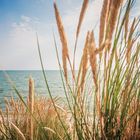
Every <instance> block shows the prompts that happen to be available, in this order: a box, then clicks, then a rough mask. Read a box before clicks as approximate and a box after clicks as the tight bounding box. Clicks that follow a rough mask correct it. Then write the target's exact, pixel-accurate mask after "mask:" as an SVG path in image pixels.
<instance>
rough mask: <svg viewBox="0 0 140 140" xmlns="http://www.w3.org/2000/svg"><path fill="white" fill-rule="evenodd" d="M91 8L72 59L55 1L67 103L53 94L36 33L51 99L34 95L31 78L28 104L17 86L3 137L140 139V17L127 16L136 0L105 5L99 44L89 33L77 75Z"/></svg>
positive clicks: (85, 3) (3, 114)
mask: <svg viewBox="0 0 140 140" xmlns="http://www.w3.org/2000/svg"><path fill="white" fill-rule="evenodd" d="M88 4H89V1H88V0H84V1H83V5H82V8H81V12H80V17H79V22H78V25H77V31H76V34H75V46H74V55H73V58H70V56H69V47H68V45H69V44H68V42H67V36H66V32H65V29H64V26H63V23H62V19H61V16H60V13H59V10H58V8H57V4H56V2H54V11H55V17H56V23H57V27H58V32H59V36H60V41H61V44H62V64H61V63H60V58H59V54H58V50H57V47H58V46H57V42H56V39H55V38H56V36H55V35H54V34H53V38H54V46H55V49H56V56H57V60H58V65H59V68H60V75H61V79H62V84H63V89H64V94H65V98H66V104H65V105H63V104H62V101H61V99H59V100H57V98H54V97H53V96H52V94H51V90H50V88H49V83H48V81H47V75H46V74H45V70H44V66H43V62H42V56H41V50H40V45H39V39H38V35H37V46H38V52H39V57H40V62H41V67H42V73H43V76H44V81H45V84H46V89H47V91H48V94H49V96H50V99H45V98H41V97H40V98H35V97H34V92H33V90H34V89H33V81H32V80H31V79H30V80H29V81H30V82H29V83H30V84H29V85H30V88H29V89H30V90H29V98H28V102H27V103H26V102H25V101H24V100H23V99H22V97H21V95H20V93H19V92H18V90H17V88H16V86H13V87H14V89H15V92H16V93H17V95H18V96H19V98H20V100H18V101H15V100H13V98H11V99H10V100H9V101H8V100H6V106H7V107H6V110H5V112H2V111H1V112H0V113H1V120H0V125H1V127H0V132H1V133H0V134H1V138H3V139H35V140H36V139H37V140H38V139H40V140H42V139H50V140H55V139H62V140H91V139H92V140H98V139H105V140H108V139H109V140H112V139H114V140H118V139H121V140H125V139H127V140H129V139H133V140H138V139H140V84H139V83H140V68H139V67H140V64H139V56H140V42H139V35H140V33H139V27H140V26H139V23H140V18H139V17H135V18H134V19H133V21H132V19H130V17H129V15H130V13H131V9H132V7H133V5H134V0H127V1H126V2H125V3H124V1H123V0H104V1H103V7H102V11H101V16H100V25H99V40H96V38H94V30H89V31H87V34H86V35H85V44H84V46H83V54H82V57H81V62H80V65H79V69H78V73H77V72H76V71H75V55H76V48H77V47H78V46H77V42H78V38H79V34H80V33H82V22H83V20H84V16H85V13H86V10H87V8H88ZM97 41H98V42H97ZM71 59H72V60H73V61H71ZM68 65H69V67H70V72H71V73H70V75H71V76H69V74H68ZM71 83H72V84H71ZM58 96H59V95H58ZM58 102H59V103H58Z"/></svg>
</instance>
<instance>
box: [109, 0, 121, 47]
mask: <svg viewBox="0 0 140 140" xmlns="http://www.w3.org/2000/svg"><path fill="white" fill-rule="evenodd" d="M122 3H123V0H112V2H111V9H110V10H111V11H110V15H109V23H108V27H107V28H108V29H107V39H108V40H109V42H110V41H111V40H112V37H113V33H114V30H115V26H116V22H117V17H118V13H119V9H120V7H121V5H122ZM110 47H111V44H109V45H108V49H110Z"/></svg>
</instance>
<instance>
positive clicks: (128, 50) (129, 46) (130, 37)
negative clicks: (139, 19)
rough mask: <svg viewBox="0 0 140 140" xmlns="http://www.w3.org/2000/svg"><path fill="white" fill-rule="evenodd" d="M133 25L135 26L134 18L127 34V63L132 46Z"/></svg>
mask: <svg viewBox="0 0 140 140" xmlns="http://www.w3.org/2000/svg"><path fill="white" fill-rule="evenodd" d="M135 24H136V18H134V20H133V22H132V25H131V28H130V32H129V36H128V44H127V51H126V59H127V63H129V62H130V57H131V48H132V46H133V43H134V41H133V39H132V37H133V33H134V29H135Z"/></svg>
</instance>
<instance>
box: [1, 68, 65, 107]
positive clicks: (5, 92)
mask: <svg viewBox="0 0 140 140" xmlns="http://www.w3.org/2000/svg"><path fill="white" fill-rule="evenodd" d="M6 72H7V73H8V75H9V76H10V78H11V79H12V81H13V82H14V83H15V85H16V87H17V89H18V90H19V91H20V93H21V94H22V96H23V97H24V98H26V97H27V95H28V80H29V77H30V76H32V77H33V79H34V82H35V94H36V95H43V96H46V97H49V95H48V93H47V89H46V86H45V82H44V78H43V75H42V71H6ZM46 75H47V80H48V83H49V87H50V90H51V92H52V95H53V96H59V97H63V96H64V94H63V86H62V81H61V77H60V72H59V71H55V70H54V71H46ZM11 95H12V96H14V98H17V95H16V93H15V92H14V90H13V89H12V87H11V85H10V83H9V82H8V80H7V78H6V77H5V75H4V73H3V72H2V71H0V107H1V108H3V107H4V103H3V102H4V98H5V97H7V98H9V97H10V96H11Z"/></svg>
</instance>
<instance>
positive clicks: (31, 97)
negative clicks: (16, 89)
mask: <svg viewBox="0 0 140 140" xmlns="http://www.w3.org/2000/svg"><path fill="white" fill-rule="evenodd" d="M29 109H30V112H31V113H32V114H33V113H34V80H33V79H32V78H31V77H30V78H29ZM33 128H34V126H33V118H32V116H31V115H30V117H29V137H30V139H31V140H33V135H34V134H33V133H34V132H33Z"/></svg>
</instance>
